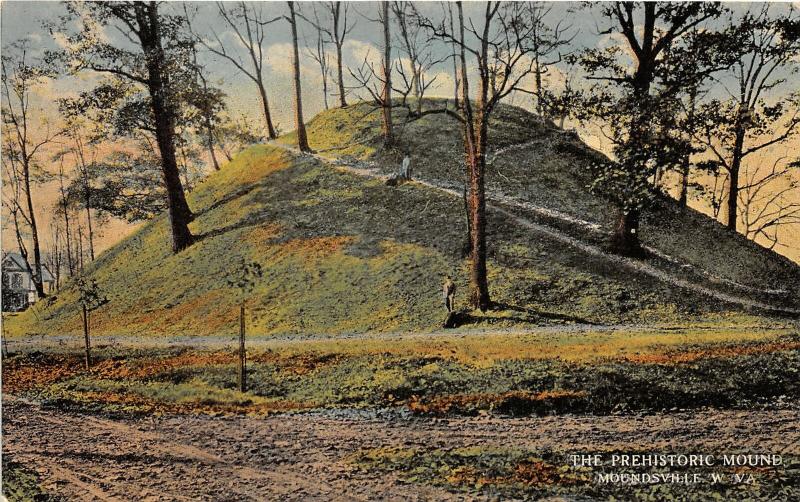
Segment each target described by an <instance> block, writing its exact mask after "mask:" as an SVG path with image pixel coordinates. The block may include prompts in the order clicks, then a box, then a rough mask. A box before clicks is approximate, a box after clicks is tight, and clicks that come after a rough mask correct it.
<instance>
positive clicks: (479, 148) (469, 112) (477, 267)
mask: <svg viewBox="0 0 800 502" xmlns="http://www.w3.org/2000/svg"><path fill="white" fill-rule="evenodd" d="M456 6H457V8H458V18H459V33H460V39H461V40H464V13H463V8H462V4H461V2H456ZM487 38H488V37H487ZM487 58H488V47H487V42H486V40H484V42H483V44H482V48H481V60H482V62H483V63H484V64H485V63H486V62H487ZM460 59H461V99H462V103H463V105H462V106H463V108H464V119H465V120H464V136H465V141H466V149H467V151H468V152H469V155H468V162H469V179H470V193H469V206H470V230H471V235H470V240H471V244H472V252H471V257H470V264H471V267H470V303H471V304H472V306H473V307H474V308H478V309H480V310H481V311H486V310H487V309H488V308H489V305H490V303H491V300H490V298H489V284H488V280H487V277H486V193H485V187H484V174H485V171H486V145H487V139H488V117H487V116H486V113H485V111H486V106H487V97H488V92H489V82H488V77H487V75H486V74H485V72H482V75H481V79H480V88H479V89H478V100H477V102H476V104H475V108H476V111H474V112H473V108H472V104H471V103H470V101H469V83H468V79H467V62H466V56H465V54H464V47H463V44H462V46H461V54H460Z"/></svg>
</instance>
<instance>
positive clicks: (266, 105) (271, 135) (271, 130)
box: [256, 73, 278, 139]
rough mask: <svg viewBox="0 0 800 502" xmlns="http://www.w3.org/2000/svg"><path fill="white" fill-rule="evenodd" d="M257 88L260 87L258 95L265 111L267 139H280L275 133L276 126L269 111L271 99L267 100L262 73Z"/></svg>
mask: <svg viewBox="0 0 800 502" xmlns="http://www.w3.org/2000/svg"><path fill="white" fill-rule="evenodd" d="M256 86H257V87H258V95H259V97H260V98H261V106H262V107H263V110H264V120H266V121H267V138H269V139H275V138H277V137H278V133H277V132H275V126H274V125H272V114H271V113H270V111H269V99H267V90H266V89H265V88H264V81H263V80H261V74H260V73H259V75H258V80H257V82H256Z"/></svg>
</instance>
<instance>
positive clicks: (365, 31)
mask: <svg viewBox="0 0 800 502" xmlns="http://www.w3.org/2000/svg"><path fill="white" fill-rule="evenodd" d="M795 3H796V4H798V6H800V2H795ZM727 5H728V6H729V7H730V8H732V9H733V10H735V11H737V12H743V11H746V10H747V9H752V8H758V7H759V6H760V5H761V4H758V3H747V2H741V3H735V4H727ZM788 5H789V4H782V5H778V6H775V8H776V9H785V8H788ZM187 6H188V7H189V9H190V11H193V10H195V9H196V12H197V15H196V17H195V19H194V21H193V25H194V29H195V30H196V31H197V32H200V33H205V34H206V36H208V37H209V40H210V34H211V32H212V30H213V31H216V32H217V33H218V34H219V35H220V37H221V38H222V40H223V42H224V43H226V45H228V46H230V47H232V48H236V47H237V45H236V41H235V39H234V36H233V33H232V32H231V31H230V29H229V28H228V27H227V26H225V24H224V22H223V21H222V19H221V18H220V16H219V14H218V12H217V6H216V4H215V3H213V2H188V3H187ZM417 6H418V8H419V9H420V11H421V12H422V13H423V14H429V15H432V16H437V15H439V14H440V13H441V6H440V5H439V3H438V2H421V3H417ZM548 6H549V7H550V8H551V12H550V13H549V15H548V17H547V19H548V20H549V21H550V22H552V23H557V22H561V23H563V24H564V25H566V26H569V27H570V28H569V30H568V32H569V33H570V34H571V35H572V36H574V38H573V39H572V43H571V45H570V46H569V47H568V49H567V50H576V51H577V50H580V49H582V48H589V47H605V46H608V45H609V44H614V43H617V41H616V40H615V39H614V37H609V36H608V35H600V34H599V33H598V32H599V31H600V30H599V28H600V26H602V21H601V20H599V16H597V15H596V13H595V10H594V9H592V8H589V9H586V8H584V9H581V8H580V4H579V3H577V2H554V3H551V4H549V5H548ZM261 7H262V8H263V9H264V14H265V18H268V19H271V18H273V17H277V16H282V15H286V14H287V12H288V9H287V8H286V4H285V2H266V3H263V4H261ZM313 7H314V2H301V4H300V9H301V11H302V12H304V13H306V14H308V15H311V12H312V9H313ZM167 8H168V9H175V10H179V11H181V12H182V10H183V5H182V4H181V3H180V2H171V3H170V4H168V5H167ZM482 8H483V4H482V3H480V2H466V3H465V16H467V17H469V16H471V15H472V16H476V19H477V15H478V14H479V13H480V11H481V9H482ZM377 9H378V4H376V3H374V2H353V3H350V12H349V16H350V19H352V20H353V21H355V28H354V30H353V31H352V32H351V33H350V34H349V35H348V38H347V41H346V42H345V44H344V47H343V51H344V63H345V65H346V66H351V67H356V66H358V65H359V64H360V63H361V62H362V61H363V60H364V59H365V58H366V59H369V60H374V61H378V60H379V58H380V50H379V48H380V46H381V37H382V31H381V29H380V26H379V25H378V24H376V23H374V22H372V21H370V19H369V18H375V17H376V15H375V13H376V12H377ZM64 12H65V9H64V7H63V5H61V4H60V3H58V2H18V1H3V2H2V3H0V29H1V30H2V32H1V34H0V40H1V41H2V46H3V47H5V46H7V45H8V44H9V43H11V42H14V41H16V40H20V39H28V40H29V42H30V46H31V51H32V53H31V55H32V56H34V57H35V56H36V55H38V54H41V53H42V51H43V50H45V49H57V48H58V47H59V44H60V43H63V37H60V36H59V35H58V33H56V34H55V35H51V34H50V33H49V32H48V31H47V30H45V29H44V28H43V26H42V22H43V21H53V20H55V19H56V18H57V17H58V16H60V15H62V14H64ZM476 22H477V21H476ZM300 30H301V33H300V36H301V41H300V43H301V44H303V43H304V42H305V43H307V44H308V45H311V46H313V45H314V43H315V40H316V39H315V37H316V34H315V33H314V32H313V31H312V29H311V28H310V27H309V26H308V25H306V24H305V23H301V27H300ZM106 35H107V36H109V37H110V38H111V39H113V40H119V39H120V36H119V35H118V34H116V33H114V32H111V31H109V32H107V33H106ZM290 36H291V34H290V28H289V25H288V23H287V22H284V21H279V22H276V23H273V24H271V25H269V32H268V34H267V37H266V40H265V48H264V50H265V55H266V64H265V71H264V77H265V81H266V82H267V92H268V94H269V99H270V104H271V108H272V112H273V120H274V121H275V122H276V123H277V125H278V127H279V128H280V129H282V130H283V131H287V130H289V129H292V128H293V125H292V124H293V108H292V99H290V96H292V95H293V94H292V93H293V88H292V75H291V71H292V69H291V56H290V54H291V52H290V48H291V46H290V42H291V38H290ZM239 49H241V48H240V47H239ZM301 50H302V49H301ZM329 50H332V48H331V49H329ZM440 50H441V51H446V50H447V49H444V48H442V49H440ZM200 57H201V59H202V62H203V63H204V64H205V65H206V66H207V70H208V72H209V76H210V80H211V81H212V82H213V83H214V84H215V85H217V86H220V87H221V88H222V89H224V90H225V92H226V93H227V95H228V107H229V110H230V113H231V115H233V116H234V117H238V116H242V117H245V118H246V120H247V121H248V122H249V123H251V124H253V125H254V126H255V127H261V126H263V118H262V115H261V114H260V112H259V110H260V109H261V108H260V103H259V99H258V96H257V93H256V91H255V87H254V86H253V84H252V82H251V81H250V80H249V79H248V78H247V77H246V76H245V75H243V74H242V73H240V72H239V71H237V70H236V69H235V68H233V67H232V66H231V65H230V64H229V63H227V62H226V61H224V60H221V59H219V58H216V57H214V56H213V55H211V54H210V53H208V52H201V55H200ZM563 71H564V69H563V68H556V69H555V70H554V78H553V79H552V81H553V82H552V83H553V85H556V86H558V85H560V81H561V79H563V77H564V74H563ZM345 73H347V71H346V70H345ZM301 77H302V88H303V108H304V115H305V118H306V120H309V119H311V118H312V117H313V116H314V115H315V114H317V113H318V112H320V111H322V110H323V96H322V92H321V90H322V81H321V77H320V73H319V68H318V66H317V63H316V62H315V61H314V60H312V59H311V58H310V57H309V56H308V54H306V53H302V54H301ZM434 77H435V78H436V80H435V82H434V84H433V86H432V87H431V89H430V90H429V91H428V95H430V96H448V97H449V96H451V95H452V89H453V77H452V63H450V62H445V63H442V64H440V65H437V66H436V67H434V68H432V70H431V72H430V74H429V78H434ZM97 78H98V77H97V75H93V74H83V75H81V76H79V77H77V78H62V79H58V80H56V81H51V82H49V83H47V84H46V85H44V86H42V87H41V88H38V89H37V90H36V92H35V96H34V103H35V105H36V106H37V107H38V108H39V109H40V113H41V114H42V115H43V116H45V117H50V120H57V119H56V118H54V116H55V115H56V112H55V108H54V105H53V103H54V100H55V98H56V97H63V96H67V95H72V94H76V93H77V92H78V91H79V90H81V89H84V88H86V87H87V86H89V85H91V84H92V83H93V82H95V81H96V79H97ZM795 78H796V77H795ZM346 80H347V79H346ZM578 80H580V79H578ZM351 83H352V82H351ZM531 85H532V83H531ZM334 87H335V85H334V82H333V80H331V81H330V82H329V88H330V89H331V95H330V96H329V102H330V103H331V104H334V103H335V102H336V98H335V96H333V95H332V90H333V89H334ZM794 87H795V88H797V87H798V86H797V85H795V86H794ZM473 88H474V86H473ZM713 92H722V90H721V89H715V90H713ZM355 98H357V96H351V97H350V98H349V99H350V100H354V99H355ZM512 99H513V101H512V102H513V104H516V105H519V106H523V107H526V108H531V107H532V105H533V104H532V101H531V99H530V98H529V97H527V96H526V95H524V94H519V95H516V96H512ZM579 132H580V133H581V136H582V138H583V139H584V140H585V141H586V142H587V143H589V144H590V145H591V146H593V147H596V148H598V149H601V150H606V149H607V147H608V145H606V144H604V141H603V139H602V136H601V135H599V134H597V132H596V131H592V130H591V128H588V129H586V128H581V129H579ZM792 151H794V152H797V151H800V140H797V139H795V140H794V141H793V142H792V143H790V144H789V145H787V146H785V147H782V148H781V149H779V150H777V151H774V152H770V153H769V154H768V155H767V156H766V158H762V159H760V160H761V161H763V162H764V163H765V164H767V163H770V159H771V158H774V157H776V156H780V155H784V154H786V153H787V152H788V153H791V152H792ZM55 197H56V189H55V186H53V185H52V184H49V185H45V186H41V187H39V188H38V192H37V194H36V199H37V201H38V203H39V204H38V205H39V209H38V210H37V215H39V219H40V222H41V223H42V227H45V228H46V226H47V224H48V222H49V220H50V211H49V208H50V207H51V206H52V202H53V201H54V200H55ZM797 200H798V201H800V194H798V195H797ZM698 209H701V210H707V208H704V207H702V204H700V203H698ZM8 227H9V225H7V224H5V222H4V225H3V232H2V236H3V247H4V248H8V247H9V243H13V242H14V240H13V238H12V235H13V233H11V232H10V230H9V228H8ZM132 228H133V226H132V225H128V224H125V223H123V222H109V223H108V224H107V225H106V226H105V227H104V228H103V229H102V230H101V232H102V234H103V235H102V236H101V237H100V238H99V242H98V248H99V249H103V248H106V247H108V246H110V245H112V244H113V243H114V242H116V241H118V240H119V239H120V238H121V237H122V236H124V235H125V234H127V233H129V232H130V231H131V229H132ZM790 232H791V233H788V232H787V237H786V241H785V244H787V245H786V246H784V247H781V248H778V249H776V250H777V251H779V252H781V253H783V254H786V255H787V256H789V257H790V258H792V259H794V260H795V261H798V262H800V231H799V230H798V229H797V228H796V227H795V228H793V229H790ZM46 239H47V238H45V240H46Z"/></svg>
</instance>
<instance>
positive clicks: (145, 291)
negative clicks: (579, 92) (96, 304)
mask: <svg viewBox="0 0 800 502" xmlns="http://www.w3.org/2000/svg"><path fill="white" fill-rule="evenodd" d="M396 113H397V121H398V124H399V125H398V128H397V131H398V137H399V146H398V149H397V150H392V151H382V150H381V149H380V148H379V147H378V144H379V140H378V139H377V130H378V128H379V123H378V122H377V118H378V115H377V113H376V112H375V111H373V110H372V109H371V108H370V107H369V106H367V105H358V106H352V107H349V108H347V109H343V110H341V109H337V110H331V111H329V112H325V113H323V114H320V115H319V116H318V117H316V118H315V119H314V120H313V121H312V122H311V123H310V125H309V136H310V139H311V144H312V147H313V148H315V149H317V150H319V151H325V155H329V156H334V157H337V158H339V159H342V158H349V159H351V160H354V161H355V160H372V161H375V162H377V163H378V164H379V165H381V166H383V168H384V169H386V170H387V171H389V170H396V166H397V165H398V163H399V158H400V157H401V156H402V154H403V151H404V150H408V151H411V154H412V157H413V159H414V160H413V162H414V169H415V172H416V173H417V175H418V176H420V177H425V178H426V179H428V178H430V179H433V180H441V181H443V182H448V183H451V184H452V185H454V186H458V183H460V180H461V179H462V177H461V176H462V174H461V171H460V169H461V168H460V164H459V159H460V154H459V148H460V147H459V134H460V133H459V128H458V123H457V122H455V121H454V120H453V119H452V118H449V117H447V116H445V115H429V116H426V117H424V118H422V119H420V120H417V121H412V122H407V123H406V121H405V119H404V111H402V110H400V109H399V110H397V112H396ZM492 132H493V136H492V137H493V138H494V148H495V149H499V148H504V147H507V146H510V145H518V144H522V143H524V144H525V146H524V147H522V148H514V147H512V148H511V149H510V150H508V151H506V152H505V153H503V154H501V155H498V156H497V158H496V159H495V160H494V161H493V162H492V163H491V168H490V176H489V185H490V187H491V188H493V189H502V190H503V191H504V192H505V193H509V194H511V195H513V196H514V197H517V198H519V199H520V200H528V201H534V202H540V203H543V204H544V203H547V204H549V205H551V206H552V208H553V209H556V210H561V211H565V212H569V213H570V214H573V215H575V216H577V217H580V218H585V219H593V221H598V222H600V223H601V224H603V225H608V224H609V223H610V221H612V220H613V214H614V213H613V208H611V207H609V205H608V204H607V203H606V202H604V201H602V200H601V199H598V198H596V197H594V196H592V195H590V194H589V193H588V192H587V191H586V189H585V179H584V177H585V172H584V171H585V170H586V166H587V165H588V162H590V160H591V157H592V155H596V154H595V153H593V152H590V151H589V150H587V149H586V148H585V147H583V146H582V145H581V144H580V143H579V142H578V141H577V139H575V138H574V137H572V136H570V135H567V134H564V133H563V132H562V131H560V130H558V129H556V128H554V127H553V126H552V125H550V124H547V123H543V122H541V121H539V120H537V119H536V117H534V116H532V115H530V114H528V113H526V112H524V111H522V110H520V109H517V108H512V107H500V109H499V113H498V114H497V116H496V119H495V122H494V123H493V128H492ZM282 141H285V142H288V143H290V142H291V136H287V137H286V138H283V139H282ZM343 145H344V147H343ZM548 148H550V149H553V150H552V151H551V150H548ZM548 152H551V153H548ZM516 162H518V163H516ZM581 166H583V167H581ZM506 179H507V180H510V181H505V180H506ZM515 190H516V191H515ZM189 203H190V206H191V207H192V208H193V210H194V211H195V213H196V214H197V218H196V220H195V221H194V222H193V223H192V226H191V229H192V232H193V233H194V234H195V235H196V236H198V242H197V243H196V244H194V245H193V246H191V247H190V248H189V249H188V250H186V251H184V252H182V253H180V254H178V255H172V254H171V253H170V252H169V236H168V226H167V221H166V218H165V217H164V216H163V215H162V216H161V217H158V218H156V219H154V220H153V221H151V222H149V223H148V224H146V225H144V226H143V227H142V228H141V229H140V230H139V231H137V232H136V233H134V234H133V235H131V236H129V237H128V238H126V239H125V240H123V241H122V242H120V243H119V244H117V245H116V246H114V247H113V248H112V249H110V250H109V251H107V252H105V253H104V254H103V255H102V256H100V257H99V258H98V259H97V260H96V261H95V262H94V263H93V264H92V265H91V266H90V267H89V269H88V272H87V273H88V274H90V275H91V276H92V277H94V278H95V279H96V280H97V282H98V284H99V285H100V287H101V288H102V290H103V291H104V292H105V294H106V295H107V297H108V299H109V302H108V304H106V305H105V306H103V307H102V308H101V309H100V310H98V311H96V312H95V313H94V314H93V315H92V325H93V330H94V332H95V333H96V334H130V335H187V334H195V335H218V334H231V333H235V331H236V329H237V315H238V305H239V303H240V302H241V301H242V300H244V299H245V298H242V297H241V295H240V293H239V292H238V291H237V290H232V289H231V288H229V287H228V280H229V278H230V277H232V276H234V277H235V275H236V273H237V270H238V269H239V268H240V266H241V264H242V263H244V262H253V261H255V262H258V263H259V264H260V265H261V266H262V268H263V270H264V277H263V278H262V280H260V281H259V282H258V284H257V285H256V288H255V290H254V291H253V292H252V293H251V294H249V295H248V296H247V298H246V301H247V306H248V326H249V333H252V334H254V335H266V334H291V333H348V332H365V331H406V330H422V331H426V330H432V329H435V328H437V327H438V326H440V325H441V323H442V321H443V320H444V314H445V312H444V308H443V305H442V300H441V298H440V285H441V282H442V279H443V276H444V275H445V274H451V275H453V277H454V278H455V279H456V281H457V285H458V293H457V306H459V307H461V306H463V305H464V302H465V297H466V293H465V292H466V290H467V285H466V277H467V273H466V269H467V261H466V260H465V259H464V257H463V248H464V236H465V231H466V228H465V222H464V214H463V205H462V204H463V203H462V201H461V200H459V199H458V198H455V197H452V196H450V195H448V194H446V193H443V192H441V191H438V190H436V189H433V188H429V187H426V186H423V185H420V184H416V183H409V184H404V185H402V186H400V187H396V188H392V187H388V186H385V185H384V184H383V183H382V182H380V181H378V180H372V179H368V178H364V177H361V176H358V175H355V174H350V173H344V172H341V171H338V170H336V169H333V168H332V167H331V166H330V165H327V164H325V163H322V162H320V161H318V160H316V159H314V158H312V157H307V156H296V155H294V154H292V153H289V152H287V151H285V150H284V149H283V148H281V147H280V146H270V145H259V146H254V147H252V148H250V149H248V150H246V151H245V152H243V153H242V154H240V155H239V156H238V157H237V158H236V159H235V160H234V161H233V162H231V163H229V164H228V165H226V166H225V167H224V168H223V170H222V171H220V172H218V173H214V174H213V175H211V176H209V177H208V178H207V179H206V180H205V181H204V182H203V183H202V184H200V186H198V187H197V188H196V189H195V190H194V191H193V192H192V193H191V194H189ZM664 215H666V216H664ZM706 220H707V219H706ZM706 220H703V217H701V216H700V215H698V214H696V213H693V212H679V211H678V212H676V210H674V208H670V207H667V208H666V209H663V210H662V211H661V212H660V213H659V215H658V217H656V216H653V217H652V218H649V219H648V220H647V221H648V222H654V221H657V222H658V224H655V223H648V225H650V226H646V227H645V229H644V234H645V238H646V239H647V240H648V242H652V243H654V244H658V245H659V246H660V247H661V248H664V251H665V252H667V253H669V254H672V255H674V256H677V257H678V258H680V259H682V260H685V261H688V262H690V263H694V264H696V265H698V266H701V265H704V264H705V263H706V262H708V263H710V264H712V265H713V264H714V263H717V262H720V261H725V262H726V263H737V264H738V266H736V267H732V266H722V265H719V266H710V265H709V266H708V267H704V268H707V269H708V270H711V272H712V273H713V274H717V275H719V276H721V277H722V278H724V279H726V280H728V281H737V282H742V283H743V284H746V285H748V286H749V287H773V288H776V289H779V288H780V289H786V288H788V287H789V286H788V285H789V284H792V279H793V278H798V281H797V282H798V283H800V272H799V271H798V267H797V266H796V265H794V264H792V263H791V262H788V260H784V259H782V258H781V257H779V256H778V255H776V254H774V253H771V252H768V251H766V250H763V249H761V248H759V247H758V246H756V245H754V244H752V243H749V242H746V241H743V239H739V238H738V237H737V236H731V235H728V234H726V233H725V232H724V231H723V230H721V229H718V228H716V227H719V225H716V224H715V223H713V222H709V221H706ZM714 225H716V227H714ZM706 227H708V228H712V227H713V228H715V229H716V230H714V232H716V233H713V232H711V230H708V228H706ZM720 228H721V227H720ZM565 231H568V232H575V233H577V230H576V229H574V228H566V229H565ZM489 232H490V235H489V243H490V246H489V258H490V259H489V276H490V277H489V280H490V285H491V291H492V296H493V299H494V300H495V301H496V302H497V303H498V306H499V307H498V309H497V310H494V311H491V312H488V313H486V314H469V315H465V319H466V320H467V321H469V322H470V323H471V324H472V325H483V326H487V325H490V326H505V327H514V326H519V325H524V324H531V323H534V324H542V323H565V322H593V323H618V322H630V321H644V322H659V321H665V322H669V321H671V320H674V319H675V318H681V319H682V320H683V319H685V316H686V315H689V314H691V315H695V316H701V317H702V316H706V317H707V316H709V315H714V316H717V315H724V313H725V312H726V311H728V310H731V309H732V307H730V306H725V305H720V304H718V303H717V302H715V301H712V300H711V299H709V298H707V297H702V296H698V295H693V294H690V293H687V292H686V291H683V290H680V289H677V288H674V287H671V286H669V285H668V284H663V283H659V282H657V281H655V280H653V279H651V278H649V277H646V276H637V275H636V274H632V273H631V272H630V271H625V270H618V269H615V268H614V267H612V266H610V265H609V263H608V262H607V261H605V260H602V259H600V258H593V257H589V256H586V255H585V254H583V253H582V252H580V251H578V250H575V249H571V248H568V247H565V246H563V245H561V244H559V243H557V242H550V241H549V240H547V239H543V238H542V237H541V236H540V235H535V234H532V233H531V232H529V231H527V230H526V229H524V228H522V227H520V226H519V225H518V224H516V223H515V222H513V221H511V220H510V219H509V217H508V216H507V215H503V214H501V213H497V212H492V213H490V216H489ZM700 234H704V235H703V236H702V238H700ZM708 235H713V236H714V237H713V239H710V238H708ZM584 237H585V236H584ZM712 249H713V252H712ZM717 250H720V251H721V252H724V253H725V254H726V257H725V260H723V259H722V258H720V259H719V260H715V259H714V256H713V255H714V253H716V252H717ZM76 298H77V295H76V292H75V290H74V288H72V287H71V286H68V287H66V288H64V289H63V290H62V291H61V292H59V293H58V295H57V296H56V297H52V298H50V299H48V300H46V301H44V302H40V303H39V304H37V305H36V307H35V308H32V309H30V310H29V311H27V312H25V313H22V314H20V315H16V316H9V317H7V318H6V319H5V321H6V322H5V330H6V333H7V334H8V335H10V336H18V335H23V334H26V333H47V334H66V333H76V334H77V333H79V332H80V330H81V324H80V317H79V309H78V307H77V305H76Z"/></svg>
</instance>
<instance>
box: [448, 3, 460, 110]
mask: <svg viewBox="0 0 800 502" xmlns="http://www.w3.org/2000/svg"><path fill="white" fill-rule="evenodd" d="M447 11H448V13H449V14H450V15H449V16H448V18H449V20H450V33H453V35H455V26H454V20H453V8H452V4H450V3H448V4H447ZM452 47H453V98H454V105H455V108H456V110H458V109H459V108H460V103H459V99H458V91H459V89H458V85H459V81H460V79H459V77H458V61H459V60H458V52H457V51H456V47H458V45H457V44H456V43H455V42H453V44H452Z"/></svg>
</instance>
